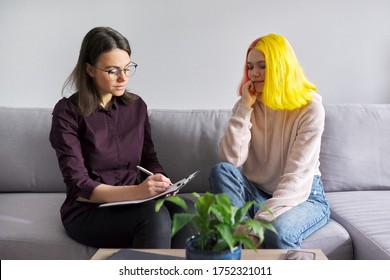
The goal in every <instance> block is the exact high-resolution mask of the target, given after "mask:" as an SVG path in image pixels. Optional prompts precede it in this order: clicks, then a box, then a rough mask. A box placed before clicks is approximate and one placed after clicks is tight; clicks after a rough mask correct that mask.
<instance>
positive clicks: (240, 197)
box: [209, 162, 330, 249]
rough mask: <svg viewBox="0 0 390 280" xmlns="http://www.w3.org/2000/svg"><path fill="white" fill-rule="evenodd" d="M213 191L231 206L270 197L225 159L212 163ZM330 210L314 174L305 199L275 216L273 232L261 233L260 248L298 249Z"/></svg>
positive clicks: (252, 211)
mask: <svg viewBox="0 0 390 280" xmlns="http://www.w3.org/2000/svg"><path fill="white" fill-rule="evenodd" d="M209 182H210V187H211V189H212V191H213V192H214V193H226V194H227V195H228V196H229V197H230V200H231V201H232V203H233V205H235V206H237V207H242V206H243V205H244V204H245V202H247V201H251V200H255V201H258V202H260V203H264V202H265V201H266V200H267V199H269V198H271V197H272V196H271V195H269V194H267V193H265V192H263V191H262V190H261V189H260V186H258V185H257V184H255V183H253V182H251V181H249V180H248V179H247V178H246V177H245V175H244V174H243V173H242V172H241V171H240V170H239V169H238V168H236V167H235V166H233V165H232V164H230V163H227V162H221V163H218V164H216V165H214V166H213V167H212V169H211V173H210V177H209ZM259 208H260V207H259V206H254V207H252V208H251V209H250V210H249V212H248V214H249V216H250V217H252V218H253V217H254V215H255V214H256V212H257V211H258V210H259ZM329 219H330V209H329V204H328V201H327V199H326V197H325V193H324V188H323V185H322V180H321V177H320V176H314V178H313V184H312V188H311V192H310V196H309V198H308V199H307V200H306V201H305V202H302V203H301V204H298V205H297V206H295V207H293V208H291V209H290V210H288V211H287V212H285V213H283V214H281V215H280V216H278V217H276V218H275V219H274V220H273V221H272V225H273V226H274V227H275V229H276V231H277V233H274V232H272V231H268V230H267V231H266V232H265V239H264V243H263V244H262V247H264V248H266V249H298V248H300V247H301V243H302V240H304V239H305V238H306V237H308V236H309V235H310V234H312V233H313V232H315V231H316V230H318V229H320V228H321V227H323V226H324V225H326V224H327V223H328V221H329Z"/></svg>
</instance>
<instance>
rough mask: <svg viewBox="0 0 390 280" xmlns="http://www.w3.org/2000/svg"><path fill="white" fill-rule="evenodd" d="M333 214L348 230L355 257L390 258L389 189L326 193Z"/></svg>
mask: <svg viewBox="0 0 390 280" xmlns="http://www.w3.org/2000/svg"><path fill="white" fill-rule="evenodd" d="M327 198H328V200H329V203H330V207H331V218H332V219H334V220H335V221H337V222H339V223H340V224H342V225H343V226H344V227H345V228H346V229H347V231H348V232H349V234H350V236H351V238H352V243H353V247H354V257H355V259H363V260H370V259H373V260H379V259H390V238H389V237H390V219H389V217H390V203H389V202H390V191H360V192H357V191H353V192H333V193H327Z"/></svg>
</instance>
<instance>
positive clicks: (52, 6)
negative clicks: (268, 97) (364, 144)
mask: <svg viewBox="0 0 390 280" xmlns="http://www.w3.org/2000/svg"><path fill="white" fill-rule="evenodd" d="M389 15H390V1H388V0H324V1H319V0H317V1H316V0H295V1H290V0H284V1H282V0H272V1H271V0H264V1H263V0H187V1H186V0H154V1H153V0H138V1H137V0H115V1H107V0H103V1H100V0H86V1H81V0H67V1H62V0H61V1H60V0H35V1H30V0H0V34H1V38H0V63H1V67H0V86H1V93H0V106H21V107H52V106H53V105H54V104H55V103H56V102H57V100H58V99H59V98H61V88H62V84H63V82H64V80H65V79H66V77H67V76H68V74H69V73H70V72H71V70H72V69H73V67H74V65H75V63H76V59H77V56H78V51H79V47H80V44H81V40H82V38H83V37H84V35H85V34H86V33H87V32H88V31H89V30H90V29H91V28H92V27H95V26H111V27H113V28H115V29H117V30H118V31H120V32H121V33H122V34H123V35H125V36H126V37H127V38H128V39H129V41H130V44H131V46H132V49H133V55H132V59H133V60H134V61H136V62H137V63H138V64H139V68H138V70H137V73H136V75H135V76H134V77H133V78H132V80H131V82H130V84H129V89H130V90H132V91H134V92H136V93H138V94H139V95H141V96H142V97H143V98H144V99H145V100H146V102H147V103H148V105H149V108H162V109H172V108H173V109H203V108H204V109H209V108H221V109H228V108H231V107H232V105H233V103H234V102H235V101H236V100H237V93H236V89H237V85H238V83H239V81H240V78H241V75H242V68H243V65H244V59H245V51H246V49H247V46H248V44H249V43H250V42H251V41H252V40H254V39H255V38H257V37H259V36H262V35H266V34H268V33H271V32H272V33H279V34H282V35H284V36H285V37H286V38H287V39H288V40H289V41H290V42H291V44H292V45H293V47H294V49H295V51H296V53H297V55H298V58H299V59H300V61H301V63H302V65H303V67H304V69H305V72H306V74H307V76H308V77H309V79H311V80H312V82H313V83H315V84H316V85H317V87H318V91H319V93H320V94H321V95H322V96H323V98H324V103H390V16H389Z"/></svg>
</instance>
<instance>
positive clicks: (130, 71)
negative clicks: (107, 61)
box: [94, 62, 138, 81]
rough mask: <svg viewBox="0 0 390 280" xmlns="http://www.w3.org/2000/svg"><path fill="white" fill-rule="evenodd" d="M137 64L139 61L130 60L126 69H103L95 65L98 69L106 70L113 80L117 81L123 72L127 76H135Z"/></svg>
mask: <svg viewBox="0 0 390 280" xmlns="http://www.w3.org/2000/svg"><path fill="white" fill-rule="evenodd" d="M137 66H138V64H137V63H135V62H130V65H129V66H127V67H126V68H124V69H119V68H113V69H110V70H105V69H101V68H99V67H96V66H94V67H95V68H96V69H99V70H100V71H103V72H106V73H107V74H108V77H109V78H110V80H111V81H116V80H117V79H118V78H119V77H120V76H121V75H122V72H123V73H124V74H125V76H126V77H131V76H133V75H134V73H135V70H137Z"/></svg>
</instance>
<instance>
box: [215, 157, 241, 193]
mask: <svg viewBox="0 0 390 280" xmlns="http://www.w3.org/2000/svg"><path fill="white" fill-rule="evenodd" d="M235 170H236V167H235V166H234V165H232V164H230V163H228V162H220V163H217V164H215V165H214V166H213V167H211V170H210V176H209V184H210V188H211V190H212V191H213V192H215V193H220V192H223V189H221V187H222V186H223V184H222V183H224V182H228V181H231V178H232V177H234V176H233V173H234V172H235Z"/></svg>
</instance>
